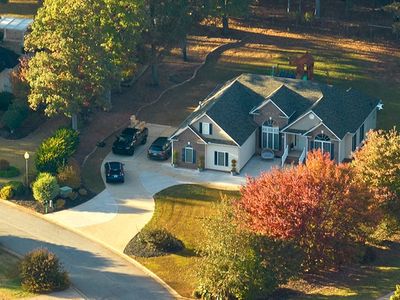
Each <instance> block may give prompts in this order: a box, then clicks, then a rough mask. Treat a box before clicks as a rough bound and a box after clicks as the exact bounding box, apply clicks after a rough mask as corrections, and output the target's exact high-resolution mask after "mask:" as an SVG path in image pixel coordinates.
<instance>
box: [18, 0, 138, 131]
mask: <svg viewBox="0 0 400 300" xmlns="http://www.w3.org/2000/svg"><path fill="white" fill-rule="evenodd" d="M139 7H140V1H129V0H122V1H117V0H99V1H97V0H85V1H82V0H67V1H65V0H53V1H47V2H45V3H44V6H43V7H42V8H40V9H39V11H38V14H37V16H36V18H35V21H34V23H33V25H32V32H31V33H30V34H29V35H28V36H27V38H26V41H25V48H26V49H27V50H28V51H30V52H34V53H35V55H34V56H33V57H32V58H31V59H30V61H29V64H28V70H27V72H26V79H27V81H28V83H29V86H30V94H29V98H28V100H29V103H30V106H31V107H32V108H33V109H37V108H38V107H39V106H40V105H44V106H45V113H46V114H47V115H48V116H53V115H56V114H58V113H63V114H65V115H67V116H69V117H73V125H74V127H76V116H77V114H78V113H79V112H80V111H81V110H82V108H83V107H90V106H100V107H107V106H109V105H110V90H111V87H112V86H113V84H116V83H118V82H119V80H120V77H121V69H122V66H123V64H124V63H125V61H126V60H127V59H131V56H132V55H133V51H134V50H135V46H136V42H137V40H138V30H137V28H138V25H139V23H140V16H139V15H138V11H139ZM74 120H75V122H74Z"/></svg>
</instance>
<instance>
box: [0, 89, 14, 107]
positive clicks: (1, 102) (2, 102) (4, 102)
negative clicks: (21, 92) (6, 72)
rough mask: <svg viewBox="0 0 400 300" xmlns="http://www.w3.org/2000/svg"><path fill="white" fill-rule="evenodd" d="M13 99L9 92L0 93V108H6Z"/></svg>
mask: <svg viewBox="0 0 400 300" xmlns="http://www.w3.org/2000/svg"><path fill="white" fill-rule="evenodd" d="M13 99H14V95H13V94H11V93H9V92H1V93H0V110H7V109H8V106H9V105H10V104H11V102H12V100H13Z"/></svg>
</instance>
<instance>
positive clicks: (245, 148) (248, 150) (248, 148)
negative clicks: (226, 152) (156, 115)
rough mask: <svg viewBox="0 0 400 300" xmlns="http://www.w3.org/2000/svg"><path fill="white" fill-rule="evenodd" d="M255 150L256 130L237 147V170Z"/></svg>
mask: <svg viewBox="0 0 400 300" xmlns="http://www.w3.org/2000/svg"><path fill="white" fill-rule="evenodd" d="M255 152H256V132H255V131H254V132H253V134H252V135H251V136H250V137H249V138H248V139H247V141H246V142H245V143H244V144H243V145H242V146H241V147H240V148H239V160H238V164H237V170H238V171H240V170H241V169H242V168H243V167H244V166H245V165H246V163H247V162H248V161H249V159H250V158H252V157H253V155H254V153H255Z"/></svg>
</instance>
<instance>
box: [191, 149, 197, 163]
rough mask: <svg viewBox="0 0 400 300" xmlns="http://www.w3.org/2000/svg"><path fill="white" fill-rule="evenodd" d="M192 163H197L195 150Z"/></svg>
mask: <svg viewBox="0 0 400 300" xmlns="http://www.w3.org/2000/svg"><path fill="white" fill-rule="evenodd" d="M192 163H194V164H195V163H196V150H194V149H193V161H192Z"/></svg>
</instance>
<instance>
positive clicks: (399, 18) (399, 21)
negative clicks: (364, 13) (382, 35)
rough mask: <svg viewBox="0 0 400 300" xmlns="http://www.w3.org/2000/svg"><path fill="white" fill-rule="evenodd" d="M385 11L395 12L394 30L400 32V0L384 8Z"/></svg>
mask: <svg viewBox="0 0 400 300" xmlns="http://www.w3.org/2000/svg"><path fill="white" fill-rule="evenodd" d="M383 9H384V10H385V11H387V12H390V13H392V14H393V25H392V26H393V32H394V33H397V34H398V33H400V2H397V1H395V2H393V3H392V4H389V5H386V6H385V7H384V8H383Z"/></svg>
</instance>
